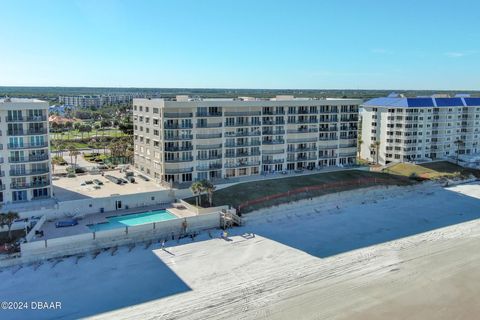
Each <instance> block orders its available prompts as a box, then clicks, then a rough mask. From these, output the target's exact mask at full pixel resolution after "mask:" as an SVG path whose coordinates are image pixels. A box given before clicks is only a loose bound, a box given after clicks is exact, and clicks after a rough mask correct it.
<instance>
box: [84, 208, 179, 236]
mask: <svg viewBox="0 0 480 320" xmlns="http://www.w3.org/2000/svg"><path fill="white" fill-rule="evenodd" d="M176 218H177V217H176V216H175V215H174V214H172V213H170V212H169V211H168V210H157V211H150V212H143V213H133V214H126V215H124V216H116V217H107V221H108V222H106V223H96V224H91V225H88V227H89V228H90V230H92V231H102V230H112V229H117V228H125V226H128V227H133V226H138V225H141V224H148V223H153V222H159V221H166V220H171V219H176Z"/></svg>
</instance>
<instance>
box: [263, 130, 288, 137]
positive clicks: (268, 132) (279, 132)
mask: <svg viewBox="0 0 480 320" xmlns="http://www.w3.org/2000/svg"><path fill="white" fill-rule="evenodd" d="M283 134H285V130H266V131H263V132H262V135H264V136H274V135H283Z"/></svg>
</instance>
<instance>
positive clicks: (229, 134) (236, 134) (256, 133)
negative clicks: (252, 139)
mask: <svg viewBox="0 0 480 320" xmlns="http://www.w3.org/2000/svg"><path fill="white" fill-rule="evenodd" d="M261 134H262V133H261V132H260V131H250V132H247V131H244V132H225V137H249V136H260V135H261Z"/></svg>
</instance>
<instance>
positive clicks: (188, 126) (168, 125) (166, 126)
mask: <svg viewBox="0 0 480 320" xmlns="http://www.w3.org/2000/svg"><path fill="white" fill-rule="evenodd" d="M192 127H193V125H192V124H191V123H189V124H177V123H165V124H164V126H163V128H164V129H191V128H192Z"/></svg>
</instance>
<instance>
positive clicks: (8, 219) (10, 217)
mask: <svg viewBox="0 0 480 320" xmlns="http://www.w3.org/2000/svg"><path fill="white" fill-rule="evenodd" d="M19 218H20V216H19V215H18V212H14V211H8V212H7V213H0V225H1V226H2V227H4V226H7V228H8V238H9V239H10V240H12V225H13V222H14V221H15V220H17V219H19Z"/></svg>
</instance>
